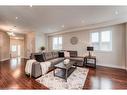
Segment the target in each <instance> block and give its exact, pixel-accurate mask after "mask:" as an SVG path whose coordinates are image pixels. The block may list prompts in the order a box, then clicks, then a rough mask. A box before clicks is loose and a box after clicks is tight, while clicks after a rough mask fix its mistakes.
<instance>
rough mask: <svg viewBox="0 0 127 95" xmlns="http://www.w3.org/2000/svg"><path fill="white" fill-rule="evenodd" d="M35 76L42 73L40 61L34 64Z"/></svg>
mask: <svg viewBox="0 0 127 95" xmlns="http://www.w3.org/2000/svg"><path fill="white" fill-rule="evenodd" d="M31 75H32V76H33V77H35V78H37V77H39V76H41V75H42V70H41V65H40V63H39V62H35V63H33V64H32V74H31Z"/></svg>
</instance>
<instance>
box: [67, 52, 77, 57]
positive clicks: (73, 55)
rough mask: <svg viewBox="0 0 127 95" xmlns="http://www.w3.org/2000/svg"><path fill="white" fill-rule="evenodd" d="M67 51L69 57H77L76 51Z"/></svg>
mask: <svg viewBox="0 0 127 95" xmlns="http://www.w3.org/2000/svg"><path fill="white" fill-rule="evenodd" d="M68 52H70V57H77V56H78V53H77V51H68Z"/></svg>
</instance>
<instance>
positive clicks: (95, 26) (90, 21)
mask: <svg viewBox="0 0 127 95" xmlns="http://www.w3.org/2000/svg"><path fill="white" fill-rule="evenodd" d="M51 12H52V13H53V14H51ZM126 12H127V7H126V6H0V13H1V15H0V17H1V19H2V21H1V23H2V24H1V25H0V29H1V31H0V62H1V64H0V70H1V75H0V76H1V77H2V79H1V80H0V89H53V90H54V89H75V90H77V89H80V90H82V89H127V83H126V81H127V71H126V70H127V62H126V61H127V60H126V59H127V52H126V51H127V48H126V47H127V17H126V16H127V15H126ZM25 14H27V15H25ZM19 46H20V48H18V47H19ZM61 53H62V54H63V55H62V56H61V55H60V54H61ZM15 55H16V56H15ZM91 58H92V59H93V60H92V65H94V67H93V66H87V59H91ZM19 59H20V60H19ZM57 59H58V60H57ZM58 61H59V62H58ZM88 61H91V60H88ZM69 63H70V64H71V65H69V66H66V64H69ZM79 63H81V64H79ZM88 63H89V62H88ZM27 64H28V65H27ZM45 64H46V65H45ZM52 64H53V67H54V68H52V69H50V70H49V67H50V66H51V65H52ZM71 67H73V69H74V70H73V71H72V72H71V73H68V72H69V69H70V68H71ZM57 68H59V69H60V70H58V71H57V70H56V69H57ZM59 71H60V72H61V71H62V73H64V74H65V75H64V78H63V79H62V78H60V77H57V76H56V75H55V74H56V72H59ZM65 71H66V72H65ZM70 71H71V69H70ZM66 74H67V75H66ZM62 77H63V76H62ZM24 82H26V84H24Z"/></svg>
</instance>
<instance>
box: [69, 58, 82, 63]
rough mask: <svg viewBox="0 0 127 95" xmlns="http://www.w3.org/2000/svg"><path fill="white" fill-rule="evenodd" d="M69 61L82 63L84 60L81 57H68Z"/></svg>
mask: <svg viewBox="0 0 127 95" xmlns="http://www.w3.org/2000/svg"><path fill="white" fill-rule="evenodd" d="M69 59H70V60H74V61H82V62H84V58H83V57H70V58H69Z"/></svg>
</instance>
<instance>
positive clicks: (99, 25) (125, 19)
mask: <svg viewBox="0 0 127 95" xmlns="http://www.w3.org/2000/svg"><path fill="white" fill-rule="evenodd" d="M126 22H127V16H126V17H121V18H119V19H114V20H110V21H105V22H101V23H96V24H90V25H86V26H83V27H78V28H72V29H67V30H63V31H57V32H54V33H46V34H47V35H48V36H53V35H59V34H63V33H69V32H76V31H81V30H89V29H95V28H102V27H108V26H112V25H117V24H122V23H126Z"/></svg>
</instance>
